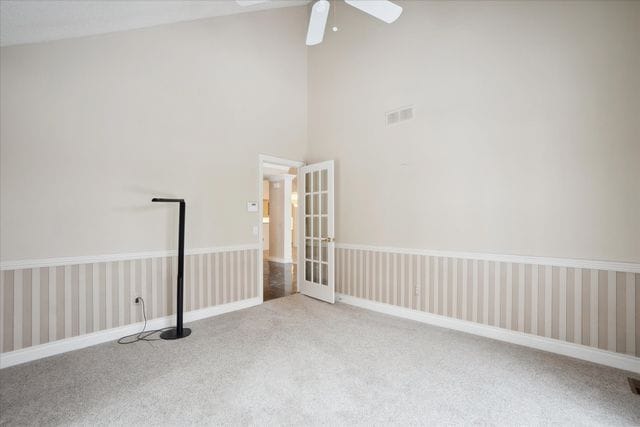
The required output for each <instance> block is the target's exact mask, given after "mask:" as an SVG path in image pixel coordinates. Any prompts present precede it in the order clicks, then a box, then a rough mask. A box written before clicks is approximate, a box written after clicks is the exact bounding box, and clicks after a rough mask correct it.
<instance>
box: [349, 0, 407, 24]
mask: <svg viewBox="0 0 640 427" xmlns="http://www.w3.org/2000/svg"><path fill="white" fill-rule="evenodd" d="M344 1H345V3H347V4H348V5H350V6H353V7H355V8H356V9H360V10H361V11H363V12H364V13H368V14H369V15H371V16H373V17H374V18H378V19H379V20H381V21H384V22H386V23H387V24H391V23H392V22H393V21H395V20H396V19H398V17H399V16H400V14H401V13H402V7H401V6H398V5H397V4H395V3H391V2H390V1H389V0H344Z"/></svg>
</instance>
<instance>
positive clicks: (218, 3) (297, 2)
mask: <svg viewBox="0 0 640 427" xmlns="http://www.w3.org/2000/svg"><path fill="white" fill-rule="evenodd" d="M307 3H309V0H280V1H271V2H265V3H260V4H251V2H247V4H249V5H247V6H241V5H239V4H238V3H237V2H236V1H234V0H208V1H175V0H167V1H139V0H131V1H69V0H49V1H32V0H24V1H23V0H2V1H1V2H0V45H1V46H8V45H15V44H24V43H36V42H43V41H52V40H59V39H66V38H73V37H83V36H89V35H94V34H104V33H111V32H116V31H124V30H131V29H136V28H146V27H152V26H155V25H161V24H168V23H173V22H181V21H191V20H195V19H202V18H209V17H213V16H223V15H232V14H236V13H244V12H253V11H257V10H264V9H274V8H280V7H291V6H301V5H305V4H307Z"/></svg>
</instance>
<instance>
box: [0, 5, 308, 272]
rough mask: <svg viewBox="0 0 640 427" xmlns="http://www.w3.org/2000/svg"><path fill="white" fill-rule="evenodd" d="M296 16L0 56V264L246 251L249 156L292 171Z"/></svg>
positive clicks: (297, 113) (298, 131)
mask: <svg viewBox="0 0 640 427" xmlns="http://www.w3.org/2000/svg"><path fill="white" fill-rule="evenodd" d="M306 16H307V11H306V8H304V7H296V8H284V9H278V10H272V11H265V12H258V13H246V14H241V15H235V16H227V17H221V18H214V19H207V20H200V21H194V22H189V23H180V24H175V25H165V26H160V27H156V28H150V29H144V30H136V31H128V32H122V33H115V34H110V35H102V36H95V37H86V38H81V39H72V40H66V41H57V42H52V43H41V44H33V45H24V46H15V47H5V48H2V49H1V50H0V59H1V60H0V67H1V68H0V75H1V80H0V82H1V86H0V91H1V93H2V96H1V97H0V100H1V105H0V109H1V116H0V121H1V124H2V125H1V126H0V128H1V134H0V141H1V144H0V158H1V165H0V166H1V167H0V169H1V177H0V178H1V179H0V182H1V194H2V203H1V210H0V228H1V229H2V239H1V247H0V252H1V256H2V260H3V261H7V260H20V259H33V258H49V257H63V256H79V255H97V254H110V253H127V252H136V251H153V250H164V249H167V248H175V246H176V240H177V237H176V228H177V208H173V207H169V206H160V205H152V204H151V203H150V200H151V198H152V197H153V196H180V197H184V198H185V199H186V200H187V236H186V244H187V247H188V248H202V247H211V246H222V245H233V244H244V243H252V242H257V236H255V235H253V233H252V228H253V226H255V225H256V224H258V223H259V222H258V221H259V220H258V216H259V215H260V214H259V213H248V212H247V210H246V202H247V201H250V200H253V201H255V200H256V198H257V197H258V196H257V189H256V181H257V179H258V177H257V173H258V154H259V153H264V154H271V155H277V156H281V157H286V158H292V159H302V158H303V156H304V150H305V141H306V129H307V126H306V103H307V99H306V96H307V81H306V79H307V73H306V47H305V45H304V43H302V42H301V40H304V35H305V31H306Z"/></svg>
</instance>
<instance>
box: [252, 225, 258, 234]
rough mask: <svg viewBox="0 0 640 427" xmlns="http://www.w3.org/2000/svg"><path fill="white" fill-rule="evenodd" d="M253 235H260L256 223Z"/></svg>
mask: <svg viewBox="0 0 640 427" xmlns="http://www.w3.org/2000/svg"><path fill="white" fill-rule="evenodd" d="M253 235H254V236H257V235H258V226H257V225H254V226H253Z"/></svg>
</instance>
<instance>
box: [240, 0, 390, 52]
mask: <svg viewBox="0 0 640 427" xmlns="http://www.w3.org/2000/svg"><path fill="white" fill-rule="evenodd" d="M268 1H270V0H236V2H237V3H238V4H239V5H241V6H252V5H254V4H258V3H265V2H268ZM344 2H345V3H347V4H348V5H349V6H353V7H355V8H356V9H359V10H361V11H363V12H364V13H368V14H369V15H371V16H373V17H374V18H378V19H379V20H381V21H384V22H386V23H387V24H390V23H392V22H394V21H395V20H396V19H398V17H399V16H400V14H401V13H402V7H401V6H398V5H397V4H395V3H392V2H390V1H389V0H344ZM330 7H331V3H329V1H328V0H318V1H316V2H315V3H314V5H313V7H312V8H311V17H310V18H309V29H308V30H307V46H313V45H316V44H319V43H322V39H323V38H324V29H325V27H326V25H327V18H328V17H329V8H330Z"/></svg>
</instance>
